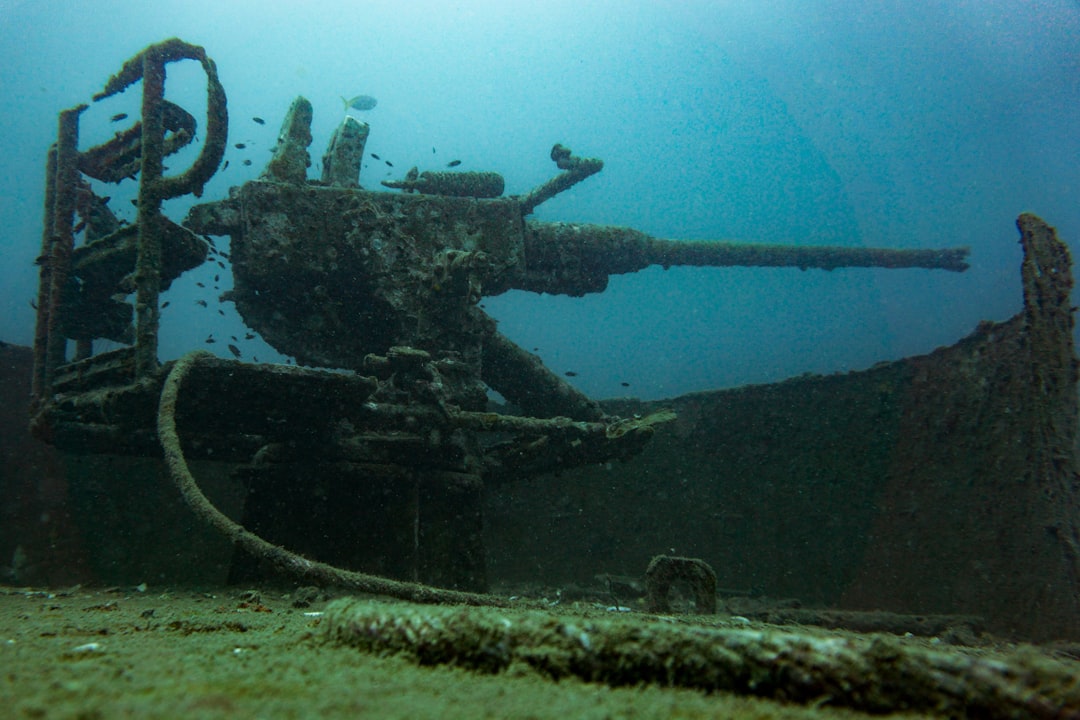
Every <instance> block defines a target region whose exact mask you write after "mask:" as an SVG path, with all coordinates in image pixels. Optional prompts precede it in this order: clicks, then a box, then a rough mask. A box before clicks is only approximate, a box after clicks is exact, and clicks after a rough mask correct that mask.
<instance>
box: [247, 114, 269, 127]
mask: <svg viewBox="0 0 1080 720" xmlns="http://www.w3.org/2000/svg"><path fill="white" fill-rule="evenodd" d="M251 121H252V122H256V123H258V124H259V125H265V124H266V121H265V120H263V119H262V118H261V117H259V116H258V115H256V116H255V117H253V118H251Z"/></svg>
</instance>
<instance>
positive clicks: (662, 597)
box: [645, 555, 716, 615]
mask: <svg viewBox="0 0 1080 720" xmlns="http://www.w3.org/2000/svg"><path fill="white" fill-rule="evenodd" d="M676 580H682V581H684V582H685V583H686V584H687V585H689V586H690V591H691V592H692V593H693V594H694V602H695V603H696V604H697V611H698V612H699V613H701V614H702V615H712V614H714V613H715V612H716V573H715V572H713V569H712V568H711V567H709V564H708V563H707V562H705V561H704V560H701V559H700V558H688V557H673V556H671V555H657V556H656V557H654V558H653V559H652V560H650V561H649V567H648V569H647V570H645V600H646V603H647V605H648V611H649V612H657V613H659V612H670V611H671V604H670V603H669V602H668V593H669V592H670V591H671V585H672V583H674V582H675V581H676Z"/></svg>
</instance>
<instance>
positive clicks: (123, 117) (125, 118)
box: [109, 113, 127, 122]
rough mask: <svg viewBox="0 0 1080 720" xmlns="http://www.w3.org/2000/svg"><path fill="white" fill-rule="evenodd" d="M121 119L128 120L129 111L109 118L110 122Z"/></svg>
mask: <svg viewBox="0 0 1080 720" xmlns="http://www.w3.org/2000/svg"><path fill="white" fill-rule="evenodd" d="M121 120H127V113H116V114H115V115H113V116H112V117H111V118H109V122H120V121H121Z"/></svg>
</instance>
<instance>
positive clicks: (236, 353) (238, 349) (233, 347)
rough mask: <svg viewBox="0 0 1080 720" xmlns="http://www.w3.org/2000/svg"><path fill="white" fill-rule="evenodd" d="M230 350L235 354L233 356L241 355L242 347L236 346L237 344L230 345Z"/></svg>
mask: <svg viewBox="0 0 1080 720" xmlns="http://www.w3.org/2000/svg"><path fill="white" fill-rule="evenodd" d="M229 352H231V353H232V354H233V357H236V358H238V357H240V348H238V347H236V346H235V345H229Z"/></svg>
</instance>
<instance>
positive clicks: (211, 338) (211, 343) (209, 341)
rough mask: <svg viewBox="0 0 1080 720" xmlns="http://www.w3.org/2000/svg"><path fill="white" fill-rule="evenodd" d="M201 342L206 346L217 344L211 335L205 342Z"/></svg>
mask: <svg viewBox="0 0 1080 720" xmlns="http://www.w3.org/2000/svg"><path fill="white" fill-rule="evenodd" d="M203 342H205V343H206V344H207V345H213V344H214V343H216V342H217V340H215V339H214V336H213V335H211V336H210V337H208V338H206V340H204V341H203Z"/></svg>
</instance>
